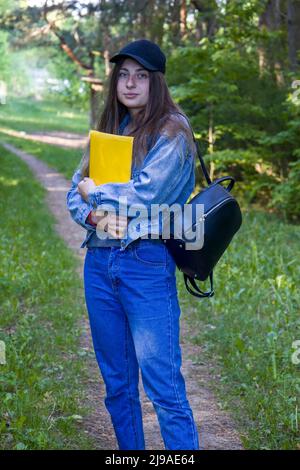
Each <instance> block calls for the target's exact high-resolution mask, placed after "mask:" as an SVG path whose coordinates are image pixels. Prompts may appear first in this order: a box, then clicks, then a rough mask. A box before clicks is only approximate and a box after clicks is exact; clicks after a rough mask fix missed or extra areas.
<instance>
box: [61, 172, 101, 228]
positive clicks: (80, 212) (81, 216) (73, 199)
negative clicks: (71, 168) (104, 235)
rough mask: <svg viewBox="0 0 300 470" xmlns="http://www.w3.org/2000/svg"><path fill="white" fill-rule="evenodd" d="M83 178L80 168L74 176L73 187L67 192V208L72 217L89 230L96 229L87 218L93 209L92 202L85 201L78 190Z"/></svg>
mask: <svg viewBox="0 0 300 470" xmlns="http://www.w3.org/2000/svg"><path fill="white" fill-rule="evenodd" d="M81 180H82V175H81V171H80V169H77V170H76V171H75V173H74V175H73V178H72V186H71V189H70V190H69V191H68V193H67V208H68V210H69V211H70V214H71V217H72V219H73V220H74V221H75V222H76V223H77V224H79V225H81V226H82V227H83V228H85V229H87V230H91V229H93V230H96V228H95V225H91V224H90V223H88V221H87V218H88V215H89V213H90V212H91V211H92V209H93V206H92V204H91V203H89V202H87V201H85V200H84V199H83V198H82V197H81V195H80V194H79V192H78V190H77V185H78V183H79V182H80V181H81Z"/></svg>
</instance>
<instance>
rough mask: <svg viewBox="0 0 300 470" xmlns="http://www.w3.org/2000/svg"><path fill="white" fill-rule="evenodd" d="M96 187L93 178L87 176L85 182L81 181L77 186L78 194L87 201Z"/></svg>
mask: <svg viewBox="0 0 300 470" xmlns="http://www.w3.org/2000/svg"><path fill="white" fill-rule="evenodd" d="M95 187H96V185H95V183H94V181H93V180H92V178H88V177H87V176H85V177H84V178H83V180H81V181H80V183H78V185H77V189H78V192H79V194H81V196H82V197H83V199H84V200H85V201H87V200H88V194H89V192H90V191H92V190H93V189H94V188H95Z"/></svg>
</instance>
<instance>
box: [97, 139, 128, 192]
mask: <svg viewBox="0 0 300 470" xmlns="http://www.w3.org/2000/svg"><path fill="white" fill-rule="evenodd" d="M89 138H90V163H89V176H90V178H92V179H93V180H94V182H95V184H96V185H99V184H105V183H127V182H128V181H129V180H130V176H131V163H132V151H133V139H134V137H132V136H125V135H117V134H108V133H106V132H99V131H94V130H92V131H90V133H89Z"/></svg>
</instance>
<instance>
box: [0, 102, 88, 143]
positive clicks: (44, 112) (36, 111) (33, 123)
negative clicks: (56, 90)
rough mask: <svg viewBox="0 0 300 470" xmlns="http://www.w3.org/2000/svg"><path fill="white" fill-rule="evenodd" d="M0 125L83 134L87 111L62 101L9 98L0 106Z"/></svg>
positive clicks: (86, 122) (26, 129)
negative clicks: (69, 105) (73, 107)
mask: <svg viewBox="0 0 300 470" xmlns="http://www.w3.org/2000/svg"><path fill="white" fill-rule="evenodd" d="M0 127H3V128H7V129H14V130H18V131H24V132H34V131H35V132H41V131H59V130H60V131H62V130H63V131H64V132H75V133H82V134H85V133H87V132H88V130H89V124H88V113H87V112H86V111H82V110H81V109H70V108H69V107H68V106H66V105H64V103H62V102H59V103H57V102H55V101H35V100H33V99H31V100H30V101H29V100H28V99H25V98H23V99H20V98H19V99H9V100H8V101H7V104H6V105H4V106H0Z"/></svg>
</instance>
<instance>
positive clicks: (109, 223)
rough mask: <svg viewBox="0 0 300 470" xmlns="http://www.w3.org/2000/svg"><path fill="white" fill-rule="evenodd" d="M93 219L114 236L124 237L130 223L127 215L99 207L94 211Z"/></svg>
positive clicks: (98, 225) (99, 226)
mask: <svg viewBox="0 0 300 470" xmlns="http://www.w3.org/2000/svg"><path fill="white" fill-rule="evenodd" d="M92 221H93V222H94V223H95V224H97V227H98V228H100V229H101V230H104V232H107V233H108V234H109V235H111V236H113V237H114V238H123V237H124V235H125V231H126V229H127V225H128V218H127V217H124V216H121V215H116V214H114V213H111V212H108V211H101V210H99V209H97V210H96V211H92Z"/></svg>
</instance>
